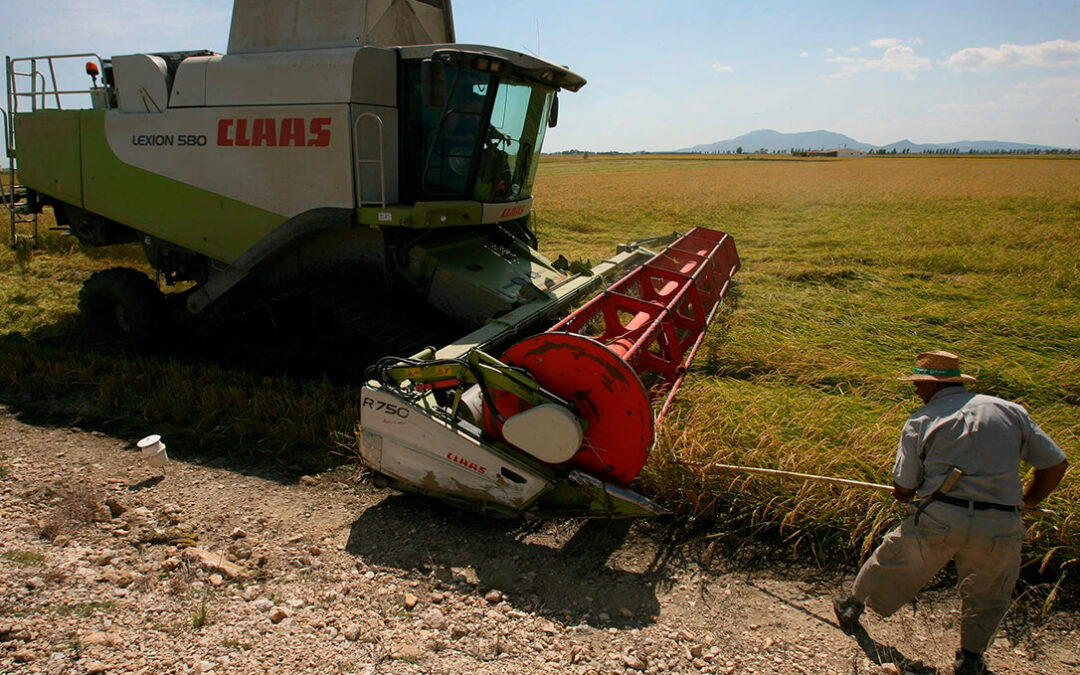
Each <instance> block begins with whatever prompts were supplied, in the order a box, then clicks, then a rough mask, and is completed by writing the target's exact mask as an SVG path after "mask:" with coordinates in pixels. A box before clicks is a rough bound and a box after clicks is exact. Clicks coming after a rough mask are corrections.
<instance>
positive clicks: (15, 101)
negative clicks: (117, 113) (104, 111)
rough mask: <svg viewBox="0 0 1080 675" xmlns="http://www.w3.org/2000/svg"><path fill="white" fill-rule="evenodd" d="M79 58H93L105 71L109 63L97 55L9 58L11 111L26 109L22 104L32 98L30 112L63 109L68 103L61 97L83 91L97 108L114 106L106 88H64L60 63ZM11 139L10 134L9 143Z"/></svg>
mask: <svg viewBox="0 0 1080 675" xmlns="http://www.w3.org/2000/svg"><path fill="white" fill-rule="evenodd" d="M75 59H79V60H82V59H93V60H94V62H96V63H95V65H96V66H97V72H98V73H104V72H105V63H104V61H103V60H102V59H101V57H100V56H98V55H97V54H53V55H47V56H27V57H20V58H16V59H13V58H10V57H7V59H6V66H7V68H6V71H7V94H8V97H7V103H8V110H9V111H10V112H11V114H12V115H14V114H17V113H19V112H25V111H26V108H25V106H24V107H23V109H22V110H20V107H19V103H20V102H25V101H29V112H34V111H37V110H41V109H55V110H63V109H64V102H63V99H62V98H61V97H63V96H77V95H80V94H86V95H88V96H90V101H91V103H92V105H93V106H94V107H99V106H101V107H105V108H108V107H111V105H110V100H109V97H108V96H107V95H104V92H105V87H98V86H90V87H87V88H85V89H61V88H60V85H59V82H58V78H57V74H56V71H57V65H58V62H69V61H72V60H75ZM65 65H66V64H65ZM20 69H21V70H20ZM65 77H73V75H72V76H68V75H66V74H65ZM95 78H96V76H95ZM10 140H11V139H10V136H9V142H10Z"/></svg>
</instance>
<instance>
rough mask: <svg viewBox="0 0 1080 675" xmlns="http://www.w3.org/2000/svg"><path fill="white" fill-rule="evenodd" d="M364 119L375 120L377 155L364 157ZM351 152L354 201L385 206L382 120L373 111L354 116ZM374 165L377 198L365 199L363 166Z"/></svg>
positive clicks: (363, 204)
mask: <svg viewBox="0 0 1080 675" xmlns="http://www.w3.org/2000/svg"><path fill="white" fill-rule="evenodd" d="M364 120H374V121H375V133H376V134H377V136H378V139H379V154H378V157H365V156H364V154H363V152H364V151H363V147H364V144H363V142H362V141H363V132H362V130H361V129H362V126H363V123H364ZM353 154H354V155H355V156H356V201H357V203H358V204H359V205H360V206H381V207H383V208H386V171H385V170H384V166H383V121H382V118H381V117H379V116H378V115H376V114H375V113H373V112H366V113H361V114H359V115H357V116H356V121H355V122H354V123H353ZM366 166H374V167H375V168H376V170H377V171H378V172H379V189H380V193H379V198H378V199H365V198H364V167H366Z"/></svg>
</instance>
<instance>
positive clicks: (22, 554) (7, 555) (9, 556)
mask: <svg viewBox="0 0 1080 675" xmlns="http://www.w3.org/2000/svg"><path fill="white" fill-rule="evenodd" d="M0 558H3V559H4V560H7V561H10V562H13V563H15V564H16V565H22V566H23V567H42V566H43V565H44V564H45V556H44V555H42V554H40V553H35V552H34V551H21V550H11V551H4V552H3V553H0Z"/></svg>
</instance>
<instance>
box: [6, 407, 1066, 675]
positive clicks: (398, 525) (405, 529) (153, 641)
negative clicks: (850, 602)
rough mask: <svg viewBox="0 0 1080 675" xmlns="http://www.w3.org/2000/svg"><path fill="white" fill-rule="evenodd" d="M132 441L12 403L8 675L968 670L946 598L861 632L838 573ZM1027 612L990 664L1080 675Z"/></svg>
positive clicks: (644, 532) (1055, 626)
mask: <svg viewBox="0 0 1080 675" xmlns="http://www.w3.org/2000/svg"><path fill="white" fill-rule="evenodd" d="M146 431H147V433H150V432H151V431H153V430H151V429H147V430H146ZM189 438H190V437H189ZM135 440H136V439H135V438H115V437H111V436H109V435H107V434H104V433H102V432H100V431H88V430H83V429H79V428H70V427H67V426H64V427H55V426H46V425H42V424H41V423H40V422H38V423H35V424H28V423H26V422H24V421H20V420H19V419H17V418H16V416H15V415H13V414H12V412H10V410H9V409H8V408H4V407H0V456H3V457H5V458H4V459H3V460H0V513H2V514H3V515H2V517H0V672H4V673H127V672H131V673H185V674H186V673H202V674H204V675H205V674H207V673H211V672H213V673H335V672H340V673H363V674H365V675H371V674H375V673H493V674H495V673H497V674H499V675H509V674H526V673H546V672H559V673H576V674H582V675H584V674H587V673H639V672H644V673H725V674H727V673H762V674H766V673H777V674H779V673H783V674H785V675H786V674H789V673H804V674H810V673H815V674H816V673H836V674H840V673H843V674H845V675H848V674H861V673H902V672H910V673H951V672H952V669H951V663H952V652H953V649H954V648H955V645H956V643H957V641H958V633H957V630H958V615H959V609H958V606H959V605H958V602H957V601H956V600H955V599H954V598H953V597H952V592H951V589H949V588H948V586H947V583H943V585H942V586H941V588H939V589H936V590H933V591H931V592H929V593H926V594H925V595H924V596H923V599H922V601H921V602H920V603H919V605H918V606H917V608H911V607H909V608H905V609H904V610H902V611H901V613H900V615H898V616H896V617H893V618H892V619H889V620H888V621H882V620H879V619H876V618H874V617H870V618H868V619H867V620H865V621H864V623H865V625H866V628H867V630H868V634H865V635H862V636H859V637H858V638H855V637H851V636H848V635H845V634H844V633H842V632H841V631H840V630H839V629H838V628H837V627H836V625H835V623H834V620H833V617H832V611H831V608H830V605H829V598H830V597H831V596H832V595H833V594H835V593H837V592H838V591H839V589H840V588H841V587H842V584H844V583H847V582H849V581H850V578H849V577H845V574H844V572H836V571H833V572H822V571H820V570H818V571H808V570H806V569H802V568H788V567H787V566H786V565H785V563H784V562H783V561H779V560H777V559H776V556H771V558H772V559H771V561H770V560H767V561H765V562H762V561H761V560H757V561H747V560H741V561H738V560H733V559H732V558H731V554H730V553H725V552H723V551H719V550H718V551H714V552H713V553H712V555H711V556H710V555H708V554H706V552H705V550H704V547H701V546H700V545H695V544H694V543H692V542H685V541H681V540H678V539H675V538H674V536H675V535H673V534H671V533H670V532H669V531H668V530H666V529H665V528H664V527H663V525H662V524H651V525H643V524H637V525H634V526H633V527H629V526H628V525H627V524H625V523H603V522H592V523H585V524H583V523H581V522H578V521H556V522H546V523H538V524H527V523H520V522H511V521H497V520H489V519H486V518H482V517H479V516H473V515H470V514H465V513H461V512H457V511H454V510H451V509H449V508H447V507H445V506H443V505H441V504H440V503H438V502H433V501H430V500H424V499H419V498H414V497H408V496H403V495H399V494H395V493H393V492H390V491H385V490H377V489H375V488H373V487H371V486H370V485H368V484H366V483H362V482H357V481H356V480H355V476H354V475H353V474H352V473H351V472H350V471H349V470H340V471H337V472H334V473H332V474H325V475H321V476H316V477H303V478H302V479H300V480H296V479H295V477H292V478H290V477H287V476H282V475H275V474H273V473H270V472H265V471H261V470H259V469H257V468H254V467H251V466H242V465H240V463H238V462H231V461H229V460H207V459H206V458H207V457H212V456H213V454H204V455H201V456H200V455H197V454H196V453H194V452H192V451H190V450H189V449H188V448H185V447H183V446H184V444H185V443H184V442H179V443H178V442H175V441H174V442H170V438H169V437H166V438H165V441H166V443H167V444H169V448H168V452H169V453H170V455H171V456H172V458H173V459H172V461H171V462H170V463H169V464H168V465H167V467H166V476H165V477H164V478H162V477H161V472H160V471H157V470H155V469H152V468H151V467H149V466H147V465H146V464H145V463H143V462H142V461H141V460H140V458H139V455H138V452H137V451H136V450H135V446H134V441H135ZM225 450H226V449H218V450H217V452H220V453H222V454H224V453H225ZM200 457H201V458H200ZM767 557H770V556H767ZM1023 605H1024V603H1023V601H1021V602H1020V603H1018V606H1017V609H1016V610H1014V612H1013V613H1012V614H1011V615H1010V620H1009V622H1008V625H1007V626H1006V630H1005V631H1003V633H1002V636H1001V637H999V638H998V639H997V640H996V642H995V643H994V645H993V647H992V649H991V651H990V654H989V657H990V660H991V666H992V668H993V672H995V673H1045V674H1046V675H1060V674H1062V673H1070V672H1076V673H1080V665H1078V662H1080V656H1077V654H1078V653H1080V633H1078V632H1077V631H1076V626H1077V620H1076V616H1075V615H1074V614H1069V613H1058V614H1056V615H1054V616H1053V617H1052V618H1051V619H1050V620H1049V621H1048V622H1047V623H1044V624H1042V625H1040V626H1037V627H1036V626H1034V624H1031V623H1028V622H1025V621H1023V620H1021V618H1020V615H1021V614H1023V613H1024V611H1023V609H1024V607H1023Z"/></svg>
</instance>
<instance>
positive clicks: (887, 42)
mask: <svg viewBox="0 0 1080 675" xmlns="http://www.w3.org/2000/svg"><path fill="white" fill-rule="evenodd" d="M869 44H870V46H871V47H873V48H875V49H887V48H889V47H896V46H897V45H902V44H904V41H903V40H901V39H900V38H878V39H876V40H871V41H870V43H869Z"/></svg>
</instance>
